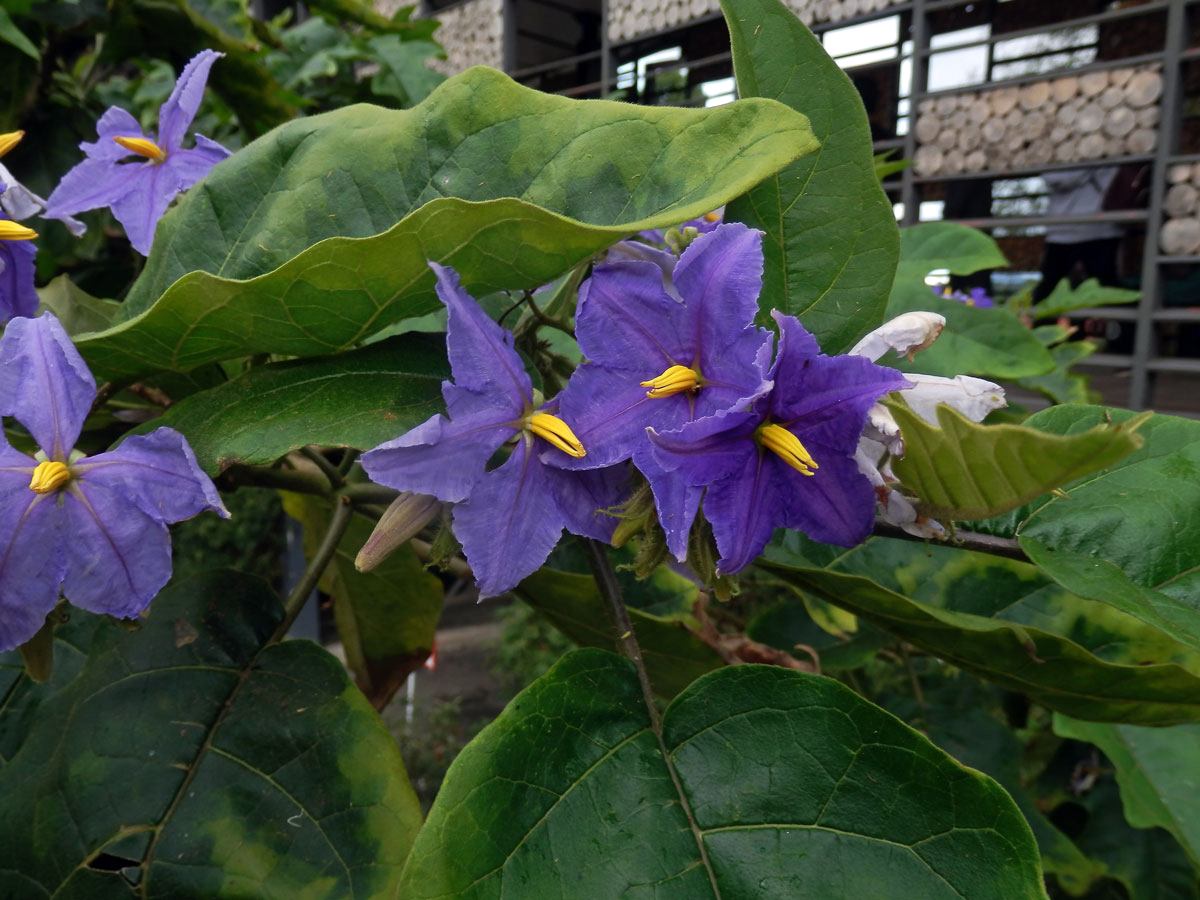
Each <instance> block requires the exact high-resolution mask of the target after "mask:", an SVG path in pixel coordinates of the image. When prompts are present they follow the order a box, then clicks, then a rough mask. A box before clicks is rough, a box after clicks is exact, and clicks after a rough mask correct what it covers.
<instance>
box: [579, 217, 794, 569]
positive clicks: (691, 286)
mask: <svg viewBox="0 0 1200 900" xmlns="http://www.w3.org/2000/svg"><path fill="white" fill-rule="evenodd" d="M762 271H763V255H762V235H761V234H760V233H759V232H757V231H754V230H752V229H750V228H747V227H746V226H745V225H741V224H728V225H722V226H721V227H720V228H718V229H717V230H715V231H713V232H712V233H710V234H703V235H700V236H699V237H697V238H696V239H695V240H694V241H693V242H692V243H691V244H690V245H689V246H688V248H687V249H686V250H684V251H683V254H682V255H681V256H680V257H679V261H678V262H677V263H676V264H675V266H674V268H673V270H672V272H671V275H670V281H671V284H670V285H664V282H663V278H664V274H665V273H664V271H663V270H662V269H661V268H660V267H659V266H658V265H656V264H654V263H652V262H641V261H634V260H629V261H623V262H618V263H611V264H608V265H603V266H598V267H597V268H596V270H595V274H593V275H592V277H591V279H589V281H588V282H586V283H585V284H584V285H583V286H582V287H581V288H580V291H579V313H578V315H577V317H576V325H575V336H576V338H577V339H578V341H579V347H580V350H581V351H582V352H583V355H584V357H585V358H586V359H587V360H588V362H586V363H584V364H583V365H582V366H580V367H579V368H578V369H576V370H575V373H574V374H573V375H572V376H571V381H570V383H569V384H568V385H567V387H566V389H565V390H564V391H563V393H562V394H561V395H560V398H559V399H560V403H561V408H562V410H563V415H564V416H565V417H566V418H567V419H568V420H569V421H570V422H571V423H572V426H573V427H574V429H575V433H576V435H578V437H579V439H580V440H581V441H582V442H583V445H584V446H585V447H587V450H588V463H589V464H591V465H596V464H599V465H612V464H613V463H617V462H620V461H621V460H624V459H629V458H631V457H632V459H633V462H634V465H636V466H637V467H638V469H639V470H640V471H641V472H642V474H643V475H645V476H646V478H647V480H648V481H649V482H650V487H651V489H652V490H653V492H654V501H655V507H656V509H657V511H658V518H659V523H660V524H661V525H662V527H663V530H664V532H665V533H666V536H667V547H668V549H669V550H670V551H671V553H672V554H674V556H675V557H676V558H677V559H679V560H681V561H682V559H683V558H684V557H685V556H686V553H687V537H688V531H689V529H690V528H691V524H692V520H693V519H694V518H695V516H696V510H697V508H698V507H699V504H700V495H701V493H702V492H703V489H702V487H699V486H694V485H689V484H687V483H685V482H683V481H681V480H680V479H679V478H677V477H676V476H674V475H673V474H670V473H668V472H667V471H666V470H665V469H664V468H663V467H662V466H661V465H660V464H659V463H658V461H657V460H656V459H655V457H654V454H653V453H652V451H651V446H650V443H649V441H648V440H647V439H646V428H647V427H648V426H650V427H653V428H654V429H656V430H657V431H663V432H665V431H674V430H675V429H678V428H680V427H682V426H683V425H684V424H685V423H687V422H690V421H692V420H693V419H698V418H702V417H704V416H711V415H713V414H715V413H717V412H718V411H720V410H724V409H727V408H730V407H737V406H745V405H746V404H747V402H748V398H750V397H752V396H755V395H756V394H758V393H761V391H762V388H763V382H764V379H765V377H766V369H767V366H768V364H769V360H770V353H771V335H770V333H769V332H768V331H766V330H765V329H761V328H756V327H755V326H754V316H755V314H756V313H757V312H758V295H759V292H760V291H761V289H762ZM668 287H670V288H672V290H671V291H668ZM577 464H578V463H574V462H573V461H571V460H567V461H565V462H564V465H568V466H572V465H577Z"/></svg>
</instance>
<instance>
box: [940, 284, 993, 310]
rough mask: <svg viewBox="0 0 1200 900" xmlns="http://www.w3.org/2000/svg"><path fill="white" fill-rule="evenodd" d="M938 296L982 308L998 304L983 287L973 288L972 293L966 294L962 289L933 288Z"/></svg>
mask: <svg viewBox="0 0 1200 900" xmlns="http://www.w3.org/2000/svg"><path fill="white" fill-rule="evenodd" d="M931 290H932V291H933V293H934V294H935V295H936V296H938V297H943V298H945V299H946V300H953V301H954V302H956V303H961V304H962V305H963V306H978V307H980V308H984V309H987V308H990V307H993V306H995V305H996V303H995V301H993V300H992V298H991V297H989V296H988V293H987V291H985V290H984V289H983V288H981V287H973V288H971V291H970V293H967V294H964V293H963V292H962V291H955V290H951V289H950V288H949V287H946V288H943V289H942V290H940V291H939V290H938V289H937V288H932V289H931Z"/></svg>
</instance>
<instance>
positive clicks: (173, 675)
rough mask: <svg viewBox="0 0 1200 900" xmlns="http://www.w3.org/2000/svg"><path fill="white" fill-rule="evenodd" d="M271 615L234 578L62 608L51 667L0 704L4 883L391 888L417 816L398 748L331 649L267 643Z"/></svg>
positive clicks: (219, 892) (97, 891)
mask: <svg viewBox="0 0 1200 900" xmlns="http://www.w3.org/2000/svg"><path fill="white" fill-rule="evenodd" d="M279 618H280V608H279V605H278V602H277V601H276V600H275V598H274V596H273V594H272V593H271V592H270V591H269V590H268V589H267V587H266V584H265V583H263V582H260V581H257V580H255V579H248V578H246V577H244V576H236V575H234V574H232V573H211V574H207V575H205V576H203V577H198V578H195V579H192V580H189V581H187V582H184V583H176V584H173V585H171V586H169V587H168V588H167V589H166V590H164V591H163V592H162V593H161V594H160V595H159V596H158V598H157V599H156V600H155V602H154V605H153V607H152V609H151V612H150V616H149V619H148V620H146V621H145V622H142V623H140V628H139V627H137V624H134V625H132V626H131V625H130V624H128V623H118V622H114V621H112V620H108V619H105V618H103V617H98V616H92V615H90V614H87V613H83V612H81V611H78V610H76V611H74V612H73V619H72V621H71V622H70V624H69V625H67V626H65V627H61V628H60V629H59V630H58V635H57V638H56V644H57V647H56V660H55V673H54V677H53V679H52V680H51V681H50V682H48V683H46V684H43V685H33V684H31V683H29V682H28V680H26V679H18V680H17V681H16V682H15V683H14V684H12V686H11V687H10V688H9V689H8V691H7V693H6V695H5V701H4V705H3V707H0V796H2V797H3V798H4V805H5V808H6V809H7V810H9V811H10V813H11V814H10V815H6V816H3V817H0V847H3V848H4V851H3V855H4V857H5V858H6V859H8V860H19V861H20V862H19V866H18V867H17V869H18V870H14V868H13V867H12V866H11V865H10V866H0V896H4V897H12V898H14V900H25V898H27V897H30V898H32V897H42V898H44V897H47V896H50V895H52V894H53V895H55V896H57V897H60V898H88V900H109V898H133V897H135V896H137V897H146V896H154V897H214V898H219V897H246V896H255V897H262V896H295V897H305V898H330V900H333V898H337V900H342V898H368V897H380V896H394V895H395V891H396V881H397V878H398V876H399V870H400V867H401V865H402V864H403V862H404V859H405V857H406V856H407V853H408V849H409V847H410V845H411V842H412V840H413V837H414V835H415V833H416V830H417V828H418V827H419V824H420V808H419V805H418V803H417V799H416V796H415V794H414V793H413V791H412V788H411V786H410V785H409V783H408V779H407V777H406V775H405V772H404V764H403V762H402V761H401V759H400V753H399V750H398V748H397V747H396V744H395V741H394V740H393V739H392V737H391V735H390V734H389V733H388V731H387V729H386V728H385V727H384V726H383V723H382V722H381V721H380V719H379V717H378V715H377V714H376V713H375V711H374V710H372V709H371V707H370V705H369V704H368V703H367V701H366V700H365V699H364V698H363V696H362V695H361V694H360V693H359V692H358V690H357V689H356V688H355V687H354V686H353V685H352V684H350V682H349V681H348V680H347V678H346V675H345V672H344V670H343V668H342V666H341V664H340V663H338V662H337V660H335V659H334V658H333V657H332V656H330V655H329V654H328V653H326V652H325V651H323V650H321V649H320V648H319V647H317V646H316V645H315V644H312V643H310V642H308V641H287V642H285V643H282V644H267V643H266V641H267V638H268V637H269V636H270V635H271V633H272V632H273V631H274V629H275V627H276V625H277V624H278V621H279ZM13 656H14V655H11V654H10V655H6V656H4V657H0V659H2V660H3V663H2V664H3V665H6V666H12V665H13V662H12V659H13ZM122 859H125V860H128V861H129V862H128V865H125V866H119V863H120V860H122ZM114 862H115V863H117V864H118V865H114ZM118 867H119V868H121V870H122V871H114V869H116V868H118Z"/></svg>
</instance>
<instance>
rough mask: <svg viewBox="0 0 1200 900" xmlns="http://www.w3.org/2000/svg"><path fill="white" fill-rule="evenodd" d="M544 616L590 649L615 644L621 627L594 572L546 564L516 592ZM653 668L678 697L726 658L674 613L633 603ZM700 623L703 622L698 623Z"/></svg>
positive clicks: (654, 679) (653, 677) (655, 677)
mask: <svg viewBox="0 0 1200 900" xmlns="http://www.w3.org/2000/svg"><path fill="white" fill-rule="evenodd" d="M513 592H514V593H515V594H516V595H517V596H518V597H520V598H521V599H522V600H524V601H525V602H526V603H528V604H529V605H530V606H532V607H533V608H534V609H536V610H538V611H539V612H540V613H542V615H544V616H545V617H546V618H547V619H548V620H549V621H550V624H552V625H553V626H554V627H555V628H557V629H558V630H559V631H561V632H562V633H563V634H565V635H566V636H567V637H569V638H570V639H571V640H573V641H574V642H575V643H577V644H580V645H582V646H584V647H601V648H604V649H610V648H612V647H613V646H614V645H615V644H616V641H617V633H616V630H615V629H614V628H613V626H612V617H611V615H610V614H609V611H608V607H607V605H605V602H604V598H603V597H601V596H600V591H599V589H598V588H597V587H596V580H595V579H594V578H593V577H592V576H591V575H574V574H571V573H568V572H559V571H556V570H554V569H551V568H547V567H543V568H541V569H539V570H538V571H537V572H534V573H533V574H532V575H530V576H529V577H528V578H526V579H525V580H524V581H522V582H521V583H520V584H519V585H517V587H516V588H515V589H514V591H513ZM629 618H630V619H631V620H632V622H633V627H634V630H635V632H636V633H637V639H638V644H640V645H641V648H642V655H643V656H644V657H645V661H646V668H647V669H648V670H649V672H650V682H651V684H653V685H654V689H655V690H656V691H657V692H658V693H660V694H662V695H663V696H664V697H674V696H675V695H676V694H678V693H679V692H680V691H682V690H683V689H684V688H685V687H687V686H688V685H689V684H691V683H692V682H693V681H695V680H696V679H697V678H699V677H700V676H701V675H703V674H704V673H706V672H711V671H712V670H713V669H717V668H720V667H721V666H723V665H725V661H724V660H723V659H721V657H720V656H719V655H718V654H717V651H716V650H714V649H713V648H712V647H710V646H709V645H708V644H706V643H704V641H702V640H701V639H700V638H699V637H698V636H697V635H696V633H695V632H694V631H692V630H690V629H689V627H688V624H689V623H688V620H687V619H686V618H683V617H680V616H678V615H674V614H668V615H658V614H656V613H652V612H646V611H644V610H641V609H638V608H637V607H636V606H632V605H631V606H630V607H629ZM693 624H695V625H696V626H697V627H699V623H698V622H694V620H693Z"/></svg>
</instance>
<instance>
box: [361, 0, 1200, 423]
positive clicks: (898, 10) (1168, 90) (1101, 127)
mask: <svg viewBox="0 0 1200 900" xmlns="http://www.w3.org/2000/svg"><path fill="white" fill-rule="evenodd" d="M388 2H389V0H379V2H378V3H377V5H379V6H380V7H381V8H383V7H385V6H386V4H387V3H388ZM789 5H790V6H791V8H792V9H793V10H794V11H795V12H796V14H797V15H798V16H799V17H800V18H801V19H802V20H803V21H804V22H805V23H806V24H808V25H809V27H810V28H812V29H813V31H814V32H815V33H816V34H817V35H818V36H819V38H820V39H821V41H822V43H823V44H824V46H825V49H826V50H827V51H828V52H829V54H830V55H831V56H832V57H833V58H834V59H835V60H837V62H838V63H839V64H840V65H841V66H842V67H843V68H844V69H846V70H847V73H848V74H849V76H850V77H851V78H852V80H853V81H854V84H855V85H856V86H857V87H858V89H859V92H860V94H861V95H862V98H863V102H864V105H865V106H866V109H867V115H868V118H869V120H870V123H871V130H872V135H873V137H874V138H875V147H876V151H877V152H881V153H882V152H885V151H892V153H893V156H894V157H896V158H899V157H903V158H907V159H909V160H912V161H913V165H912V166H911V167H909V168H906V169H904V170H903V171H901V172H899V173H897V174H895V175H892V176H890V177H889V178H888V179H887V180H886V182H885V185H884V186H885V189H886V190H887V192H888V194H889V196H890V197H891V198H892V200H893V203H894V205H895V210H896V216H897V219H899V220H900V221H901V222H902V223H903V224H912V223H915V222H920V221H931V220H938V219H946V220H954V221H959V222H964V223H966V224H970V225H974V226H977V227H980V228H983V229H985V230H987V231H988V232H989V233H990V234H992V236H993V237H995V238H996V240H997V241H998V243H999V244H1000V247H1001V249H1002V250H1003V251H1004V253H1005V255H1006V256H1007V257H1008V259H1009V262H1010V267H1009V268H1008V269H1006V270H998V271H995V272H992V273H990V276H989V275H988V274H986V273H985V274H983V275H982V276H980V277H978V278H977V279H976V280H974V281H972V280H970V279H966V280H965V281H966V284H963V285H961V286H971V285H975V284H981V285H983V286H986V287H988V288H989V289H990V290H991V291H993V292H994V293H995V294H997V295H998V296H999V297H1005V296H1008V295H1011V294H1012V293H1014V292H1016V291H1018V290H1021V289H1022V288H1026V287H1031V286H1032V287H1034V289H1035V291H1037V295H1038V296H1040V295H1041V294H1042V293H1044V292H1046V291H1048V290H1049V288H1050V287H1052V283H1053V282H1055V281H1057V279H1058V278H1059V277H1069V278H1071V279H1072V280H1073V281H1078V280H1080V279H1082V278H1083V277H1097V278H1099V279H1100V280H1101V281H1102V282H1103V283H1108V284H1112V285H1115V286H1123V287H1129V288H1133V289H1140V290H1141V291H1142V298H1141V300H1140V302H1138V303H1137V304H1134V305H1126V306H1115V307H1106V308H1102V309H1101V308H1097V309H1094V310H1085V311H1082V312H1081V313H1079V314H1078V316H1077V317H1076V318H1075V322H1076V324H1079V325H1080V327H1081V331H1082V332H1083V333H1086V334H1088V335H1089V336H1092V337H1095V338H1099V339H1103V340H1104V341H1105V346H1104V349H1103V350H1102V352H1100V353H1098V354H1095V355H1093V356H1091V357H1090V358H1089V359H1088V363H1089V364H1090V365H1089V366H1088V367H1087V369H1086V370H1085V371H1088V372H1089V373H1091V374H1092V375H1093V384H1094V385H1095V386H1096V387H1098V388H1100V389H1101V390H1102V391H1103V393H1104V396H1105V400H1106V401H1108V402H1112V403H1117V404H1121V405H1128V406H1132V407H1143V406H1154V407H1156V408H1157V409H1160V410H1161V411H1164V412H1183V413H1190V414H1192V415H1196V414H1197V413H1200V3H1198V2H1191V0H1141V2H1138V0H1124V2H1120V0H1119V2H1107V0H1052V2H1047V0H982V2H980V0H976V2H964V0H909V2H896V0H790V2H789ZM384 11H386V10H384ZM425 11H426V13H427V14H428V15H431V16H435V17H437V18H438V19H440V20H441V21H442V23H443V27H442V28H441V29H440V30H439V31H438V34H437V38H438V40H439V41H440V42H441V43H442V44H443V45H444V46H445V48H446V51H447V55H448V59H447V60H446V61H445V63H444V64H443V65H444V67H445V68H444V71H446V73H447V74H451V73H453V72H457V71H461V70H462V69H464V68H466V67H467V66H470V65H475V64H484V65H490V66H494V67H496V68H499V69H503V70H504V71H506V72H508V73H509V74H510V75H512V76H513V77H514V78H515V79H516V80H518V81H520V82H522V83H524V84H527V85H529V86H531V87H535V88H538V89H540V90H543V91H548V92H552V93H561V94H565V95H567V96H571V97H577V98H589V97H593V98H594V97H607V98H613V99H622V100H625V101H628V102H632V103H645V104H671V105H685V106H687V105H691V106H714V105H717V104H721V103H727V102H729V101H730V100H732V99H733V97H734V84H733V79H732V63H731V59H730V54H729V44H728V36H727V32H726V29H725V24H724V21H723V19H722V17H721V14H720V11H719V9H718V8H717V4H716V0H463V2H457V3H444V2H442V0H428V2H427V8H426V10H425ZM1043 272H1044V273H1045V274H1046V278H1045V279H1043V278H1042V273H1043ZM1039 280H1041V281H1043V282H1044V284H1043V286H1042V287H1041V288H1037V287H1036V285H1037V283H1038V282H1039ZM956 286H960V285H956Z"/></svg>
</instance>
